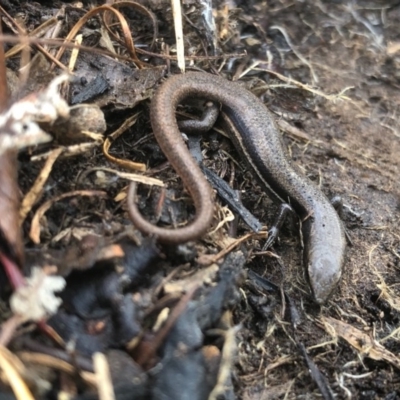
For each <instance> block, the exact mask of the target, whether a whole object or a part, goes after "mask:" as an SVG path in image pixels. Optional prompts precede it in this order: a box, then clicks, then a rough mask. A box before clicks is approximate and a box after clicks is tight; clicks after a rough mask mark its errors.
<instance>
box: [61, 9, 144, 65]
mask: <svg viewBox="0 0 400 400" xmlns="http://www.w3.org/2000/svg"><path fill="white" fill-rule="evenodd" d="M105 11H110V12H112V13H113V14H114V15H115V16H116V17H117V18H118V20H119V23H120V24H121V28H122V31H123V33H124V39H125V44H126V47H127V49H128V52H129V54H130V56H131V58H132V61H133V62H135V63H136V64H137V66H138V67H139V68H142V62H141V61H140V60H139V59H138V57H137V55H136V51H135V46H134V44H133V39H132V36H131V33H130V30H129V25H128V23H127V22H126V19H125V17H124V16H123V15H122V14H121V13H120V12H119V11H118V10H116V9H115V8H113V7H110V6H106V5H104V6H100V7H96V8H94V9H93V10H90V11H89V12H88V13H86V14H85V15H84V16H83V17H82V18H81V19H80V20H79V21H78V22H77V23H76V24H75V25H74V27H73V28H72V29H71V31H70V32H69V33H68V35H67V37H66V38H65V39H64V42H70V41H72V40H73V39H74V38H75V36H76V35H77V33H78V32H79V31H80V29H81V28H82V27H83V25H84V24H85V23H86V22H87V21H88V19H89V18H92V17H93V16H94V15H96V14H99V13H101V12H105ZM64 51H65V48H64V47H61V48H60V50H59V51H58V53H57V55H56V59H57V60H60V59H61V56H62V55H63V54H64Z"/></svg>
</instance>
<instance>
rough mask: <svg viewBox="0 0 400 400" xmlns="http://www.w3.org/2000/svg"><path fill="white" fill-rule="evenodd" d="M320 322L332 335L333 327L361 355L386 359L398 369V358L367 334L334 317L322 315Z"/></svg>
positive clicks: (380, 359) (374, 358) (399, 361)
mask: <svg viewBox="0 0 400 400" xmlns="http://www.w3.org/2000/svg"><path fill="white" fill-rule="evenodd" d="M322 322H323V323H324V324H325V329H326V331H327V332H328V333H330V334H331V335H332V333H333V332H332V328H333V330H334V334H336V335H338V336H340V337H341V338H343V339H344V340H346V342H347V343H349V344H350V345H351V346H352V347H354V348H355V349H356V350H357V351H358V352H359V353H360V354H361V355H363V356H366V357H369V358H372V359H373V360H377V361H382V360H383V361H386V362H388V363H390V364H392V365H394V366H395V367H397V368H399V369H400V360H399V358H398V357H396V356H395V355H394V354H393V353H391V352H390V351H388V350H387V349H385V348H384V347H383V346H382V345H381V344H379V343H378V342H377V341H376V340H375V339H373V338H372V337H371V336H370V335H369V334H367V333H364V332H362V331H360V330H359V329H356V328H354V327H353V326H351V325H349V324H347V323H345V322H342V321H339V320H337V319H335V318H331V317H323V318H322Z"/></svg>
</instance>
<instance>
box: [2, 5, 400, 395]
mask: <svg viewBox="0 0 400 400" xmlns="http://www.w3.org/2000/svg"><path fill="white" fill-rule="evenodd" d="M4 3H7V10H8V12H9V14H10V15H11V16H13V17H16V15H17V14H18V13H21V12H25V15H26V24H27V27H31V28H32V27H34V26H36V25H37V21H38V20H40V15H39V14H38V13H40V12H41V13H43V15H45V14H51V13H52V12H54V10H56V9H58V8H59V7H60V6H61V5H62V3H61V2H53V4H50V3H49V2H40V5H37V6H35V7H33V6H31V7H28V8H27V9H26V10H23V6H22V5H19V4H18V2H16V1H15V2H13V1H9V2H4ZM56 3H57V4H56ZM232 3H235V2H213V11H214V17H215V22H216V28H217V32H216V33H215V37H216V38H217V39H218V40H216V43H217V48H218V51H217V52H216V54H217V55H219V54H221V53H223V54H239V53H240V54H243V51H244V50H246V52H247V56H246V57H241V58H240V57H238V58H232V57H230V58H229V57H227V58H226V59H223V58H220V57H214V58H210V59H209V60H207V61H204V60H200V59H194V61H193V62H192V64H193V66H195V67H197V68H200V69H203V70H205V71H208V72H212V71H216V70H219V69H220V70H221V74H222V75H223V76H225V77H227V78H232V77H238V76H239V75H240V73H241V72H243V71H246V73H245V74H243V77H241V79H240V80H241V81H243V82H245V84H246V86H247V87H249V88H251V90H253V91H254V92H255V93H257V94H258V95H260V96H261V97H262V98H263V100H264V101H265V103H266V105H267V106H268V107H269V108H270V109H271V110H272V111H273V113H274V115H275V117H276V119H277V121H278V123H279V126H280V128H281V129H282V133H283V140H284V143H285V144H286V146H287V148H288V150H289V154H290V156H291V157H292V158H293V160H294V161H295V163H296V164H297V165H298V166H299V167H300V169H301V170H302V171H303V173H304V174H305V175H307V176H308V177H309V178H310V179H311V180H313V181H314V182H316V183H317V184H318V185H319V186H320V187H321V190H322V191H323V192H324V193H325V194H327V196H328V197H329V198H331V197H334V196H336V195H339V196H340V197H341V198H342V200H343V205H344V207H343V220H344V225H345V227H346V230H347V233H348V237H349V242H351V243H349V245H348V248H347V254H346V262H345V266H344V270H343V276H342V279H341V282H340V284H339V286H338V288H337V289H336V290H335V292H334V293H333V295H332V297H331V298H330V300H329V301H328V302H327V303H326V304H325V305H323V306H321V307H319V306H317V305H316V304H314V302H313V300H312V297H311V294H310V291H309V286H308V283H307V281H306V279H305V273H304V269H303V267H302V262H301V260H302V258H301V244H300V238H299V235H298V232H297V228H296V224H295V223H293V221H290V220H289V221H287V222H286V223H285V224H284V227H283V231H282V233H281V235H280V240H279V242H278V243H276V244H275V245H274V247H273V253H274V254H273V255H272V256H271V254H269V253H268V254H263V253H262V252H261V248H262V244H263V242H262V240H260V239H259V238H253V239H250V240H248V241H245V242H244V243H243V244H242V247H241V249H242V251H243V252H244V254H246V258H247V262H246V265H245V268H244V270H245V271H250V270H251V271H254V272H256V273H257V274H259V275H261V276H262V277H264V278H265V279H267V280H268V281H269V282H272V283H274V284H275V285H277V287H278V290H277V291H275V292H273V291H271V292H269V293H267V292H263V291H262V290H261V289H259V288H258V289H254V287H253V285H252V282H251V281H252V278H251V275H250V274H249V275H248V278H247V279H243V280H242V281H241V283H240V286H239V291H238V293H240V299H239V300H238V301H237V303H236V304H235V306H234V307H232V308H231V311H232V316H231V327H235V328H234V329H236V330H235V332H236V346H237V348H236V350H234V351H233V352H234V354H235V355H234V356H233V359H232V360H231V361H229V362H228V364H229V363H230V370H231V373H232V384H233V387H234V394H231V396H232V397H229V396H228V395H226V396H225V397H218V398H238V399H244V400H250V399H252V400H253V399H254V400H255V399H319V398H325V399H331V398H332V399H333V398H336V399H352V398H353V399H387V400H389V399H397V398H400V374H399V372H400V358H399V357H400V345H399V341H400V329H399V327H400V324H399V317H400V288H399V285H398V283H399V276H400V228H399V226H400V218H399V215H400V191H399V175H400V125H399V123H398V114H399V113H400V95H399V93H400V91H399V89H400V31H399V29H398V25H399V21H400V2H398V1H394V0H392V1H390V0H387V1H384V0H376V1H373V0H370V1H369V0H368V1H350V0H348V1H347V0H335V1H320V0H318V1H311V0H304V1H293V0H281V1H268V2H267V1H264V2H263V1H242V2H240V1H237V2H236V3H235V4H232ZM0 4H2V2H0ZM142 4H143V5H145V6H146V7H149V9H152V11H153V12H154V13H155V15H156V16H157V19H158V22H159V33H158V38H162V39H163V40H164V42H165V43H167V44H170V45H171V47H172V52H171V54H174V47H173V45H174V43H175V41H174V33H173V29H172V28H173V24H172V16H171V12H170V6H169V5H168V4H169V3H167V2H161V1H155V0H153V1H149V2H142ZM5 7H6V6H5ZM166 10H167V11H166ZM199 10H200V6H199V4H198V2H197V1H195V0H193V1H187V2H185V4H184V5H183V12H184V13H185V14H186V16H187V18H186V19H184V33H185V40H186V42H185V45H186V48H187V49H190V50H191V51H192V53H193V54H196V55H204V54H203V53H202V52H201V51H199V50H198V49H202V46H204V47H205V48H208V49H209V51H210V53H209V56H211V55H212V51H211V50H210V48H211V47H212V46H210V43H212V40H211V39H209V38H208V37H207V34H206V33H207V30H206V29H205V27H204V26H205V25H204V24H202V22H201V21H202V20H201V18H200V11H199ZM33 11H35V13H36V14H35V13H33ZM30 13H31V14H30ZM32 13H33V14H32ZM70 15H71V21H69V26H70V27H71V26H72V21H75V22H76V19H77V18H76V16H74V14H73V13H71V14H70ZM132 18H134V17H132ZM140 20H141V19H140ZM189 20H190V21H191V22H190V23H189V22H188V21H189ZM90 29H93V30H96V29H97V27H96V26H93V24H92V26H90ZM145 29H150V32H151V28H149V27H148V26H146V25H143V30H145ZM3 31H4V28H3ZM199 32H200V33H199ZM139 33H140V34H142V36H141V37H142V39H143V38H144V39H143V41H145V40H146V39H147V38H148V37H150V36H151V34H149V33H147V37H146V35H145V34H144V33H143V32H139ZM88 37H89V36H88ZM199 38H201V40H202V42H201V41H200V42H201V43H202V45H199ZM90 40H95V39H93V38H92V39H90V38H89V39H87V43H86V42H84V44H85V45H87V46H89V45H92V43H90ZM9 46H10V47H11V45H9ZM158 46H159V44H158ZM194 48H195V50H193V49H194ZM152 51H153V52H160V49H159V47H157V46H156V47H155V48H154V49H153V50H152ZM164 51H165V48H164ZM88 54H89V56H92V55H91V54H90V53H87V54H86V56H88ZM86 56H85V57H86ZM139 57H144V56H143V55H140V56H139ZM147 61H148V63H149V65H148V66H147V68H151V66H150V65H152V67H154V68H155V67H159V66H164V65H166V64H167V65H168V67H170V68H171V70H172V71H173V73H177V68H176V61H174V60H171V61H169V62H167V61H166V60H163V59H162V58H160V59H156V58H151V57H150V58H148V60H147ZM256 61H258V64H257V65H256V66H254V65H255V62H256ZM18 62H19V58H14V59H10V60H8V64H7V65H8V66H9V67H10V68H11V69H12V68H15V66H16V65H18ZM81 62H82V61H81ZM87 64H90V63H87ZM82 68H83V67H82ZM77 74H78V76H81V75H80V74H79V71H78V68H77ZM138 80H140V79H139V78H138ZM159 80H160V79H158V76H157V78H154V81H155V82H154V83H153V84H152V85H153V89H154V87H155V86H157V81H159ZM151 93H152V88H150V89H149V94H148V95H147V94H146V95H143V99H146V98H147V97H151ZM130 101H131V100H130ZM87 102H88V103H90V102H91V101H87ZM132 102H133V100H132ZM138 102H140V104H139V105H137V106H136V107H135V108H132V107H129V105H126V104H124V106H120V107H114V106H113V105H112V104H111V105H110V103H108V104H105V105H104V106H103V104H101V107H103V111H104V112H105V115H106V122H107V133H109V132H113V131H114V130H115V129H117V128H118V127H119V125H120V124H121V122H122V120H123V119H126V118H128V116H131V115H132V114H133V111H136V110H139V111H141V115H140V116H139V117H138V122H137V124H136V125H135V126H134V127H133V128H132V129H131V131H130V133H129V135H131V136H126V137H124V139H123V140H122V139H118V140H116V144H115V149H114V150H113V151H114V154H118V156H119V157H120V158H126V159H129V158H134V159H135V161H142V162H147V161H149V160H150V161H149V162H147V164H148V166H150V167H153V168H154V169H153V170H152V171H153V173H152V175H151V176H152V177H154V178H159V179H162V180H164V181H167V182H168V186H171V187H174V188H175V189H177V188H178V189H177V190H179V191H180V188H182V186H181V185H180V183H179V180H177V179H175V177H176V175H175V173H174V172H173V170H172V169H171V168H168V167H167V166H165V164H163V163H164V158H163V156H162V154H160V152H159V149H158V148H157V145H156V143H155V141H154V138H153V137H152V136H151V128H150V124H149V116H148V106H147V105H148V102H146V100H144V101H142V99H135V101H134V103H135V104H136V103H138ZM105 103H107V102H105ZM285 124H286V125H285ZM288 126H289V127H288ZM290 127H291V128H294V129H291V128H290ZM142 136H145V141H144V142H142V143H141V142H140V138H141V137H142ZM213 138H214V137H213V136H212V139H213ZM213 140H214V139H213ZM218 140H219V141H220V143H219V146H220V148H222V149H223V150H224V152H222V151H221V152H219V151H215V152H214V154H213V155H212V156H208V157H206V158H207V159H206V160H205V164H206V165H207V166H208V167H210V168H211V169H213V168H214V170H215V172H217V173H218V174H219V175H220V176H223V177H225V178H226V180H228V181H229V183H231V184H232V185H233V187H234V188H235V189H241V199H242V202H243V204H244V205H245V206H246V207H247V208H248V209H249V210H250V211H251V212H252V213H254V215H255V216H256V217H257V218H258V219H259V220H260V221H262V223H263V224H265V225H269V224H270V223H271V221H272V219H273V216H274V214H275V212H276V206H275V205H274V204H273V203H272V202H271V200H270V199H268V197H267V196H266V195H264V194H263V193H262V190H261V188H259V187H258V186H257V184H255V183H254V182H253V178H252V175H251V172H250V171H246V170H245V168H244V167H243V166H242V165H241V164H240V159H239V156H238V154H237V153H236V152H235V150H234V149H233V147H232V146H231V145H230V144H229V141H226V140H225V139H218ZM135 142H136V143H138V146H139V147H138V148H135V149H133V148H132V143H135ZM203 142H204V143H203V148H204V147H206V148H208V149H209V148H210V146H211V145H210V143H209V140H208V139H207V138H205V139H204V141H203ZM143 143H144V144H143ZM54 147H56V146H54ZM44 150H46V149H43V150H42V151H44ZM225 152H229V153H230V154H231V156H229V157H225V158H223V157H222V156H221V154H225ZM211 153H212V152H211V151H208V153H207V154H211ZM35 154H37V152H36V153H35ZM230 157H231V158H230ZM232 160H234V161H232ZM160 165H161V167H160ZM41 166H42V164H40V162H36V163H33V162H32V161H29V157H23V156H20V188H21V191H22V192H23V193H26V191H27V190H28V189H29V187H30V186H31V184H32V182H33V181H34V179H35V176H36V175H37V174H38V171H39V170H40V168H41ZM99 166H103V167H104V166H105V167H111V163H109V161H107V160H106V159H105V158H104V156H103V153H102V148H101V146H99V145H97V146H93V148H92V149H90V150H89V151H88V152H86V153H84V154H83V155H78V156H74V157H73V158H71V157H69V158H60V160H58V161H57V162H56V164H55V165H54V167H53V170H52V172H51V178H50V180H49V182H48V184H47V189H46V192H45V193H44V194H43V197H42V199H41V200H40V202H39V204H38V205H39V206H40V204H43V203H44V202H45V201H46V200H49V199H50V198H52V197H55V196H57V195H61V194H62V193H65V192H68V191H71V190H74V188H75V187H76V185H77V176H79V175H80V174H82V172H83V171H88V170H89V169H90V168H96V167H99ZM159 167H160V168H159ZM121 170H123V169H121ZM96 179H97V180H95V179H93V180H92V181H91V182H92V183H91V188H92V189H96V190H97V189H98V190H104V191H105V192H107V194H108V196H109V199H110V200H107V201H100V200H99V203H96V201H93V200H91V202H90V203H89V205H87V206H86V207H84V208H82V207H81V206H80V207H79V206H78V208H79V212H78V214H77V215H73V211H72V210H71V209H69V208H73V207H76V206H77V204H74V203H71V204H69V205H68V206H66V208H67V211H66V209H65V208H63V207H61V206H53V207H52V208H51V209H50V210H49V211H48V212H47V214H46V224H45V226H44V227H42V236H41V237H42V243H41V244H40V245H33V244H32V241H31V239H30V238H29V237H28V231H29V229H30V224H31V222H30V219H29V218H28V219H27V222H26V223H25V225H24V241H25V246H26V248H27V249H30V250H32V249H41V250H42V251H44V252H46V251H48V249H51V248H53V249H56V250H62V249H63V248H65V247H68V245H69V244H70V243H68V240H66V239H65V238H64V239H63V240H60V241H57V242H56V243H55V242H54V241H53V242H52V239H51V238H54V236H56V234H58V233H60V232H61V231H63V230H65V229H66V228H68V227H72V226H74V227H80V228H82V229H83V227H85V228H87V229H89V230H90V229H96V234H99V235H103V236H104V237H106V238H107V240H108V241H109V242H113V240H114V239H115V238H116V236H118V234H119V233H120V232H121V226H127V224H128V223H127V220H128V219H127V213H126V208H125V205H124V204H123V202H119V200H115V198H116V196H117V195H118V194H119V193H120V192H121V190H122V189H123V188H124V187H125V186H126V182H125V184H124V183H123V182H121V180H119V181H117V180H115V181H112V180H107V181H106V183H104V182H101V180H100V178H99V176H98V177H97V178H96ZM107 179H111V178H107ZM143 193H144V194H145V193H146V192H145V191H143ZM180 193H182V192H180ZM111 199H114V200H111ZM97 205H99V209H98V210H96V212H95V214H96V215H97V218H98V219H99V220H101V223H100V222H99V223H97V224H93V225H90V221H93V215H94V214H93V213H94V211H93V207H95V206H97ZM36 207H37V206H36ZM74 212H75V211H74ZM150 212H151V211H150ZM188 212H189V213H190V212H191V209H190V207H189V211H188ZM85 213H86V214H88V215H91V217H90V218H89V217H88V218H86V217H85V215H86V214H85ZM85 220H87V221H88V222H87V223H86V225H85ZM77 221H78V222H77ZM118 224H119V225H118ZM94 226H95V227H96V228H93V227H94ZM247 233H250V230H249V228H248V227H247V226H246V225H245V224H243V223H241V222H240V223H239V225H238V227H237V228H236V235H237V236H238V237H241V236H243V235H245V234H247ZM221 243H222V239H221V241H220V242H219V246H218V245H215V246H213V244H212V243H210V242H209V241H207V242H204V241H203V242H199V243H198V244H197V245H196V249H197V251H198V252H199V253H200V254H202V253H204V252H210V253H212V252H217V251H220V250H221ZM236 250H237V249H236ZM164 253H166V254H167V253H168V252H167V250H165V249H164ZM190 262H191V261H190ZM167 263H169V267H167V269H166V270H165V271H164V272H163V275H165V276H166V275H168V274H170V273H171V271H172V269H171V266H173V265H174V262H173V261H172V260H169V261H167ZM192 264H193V263H192ZM186 273H187V271H186ZM283 293H285V294H286V296H287V297H285V296H284V295H283ZM285 299H286V300H285ZM288 299H289V300H288ZM293 313H295V314H296V315H297V316H296V317H294V314H293ZM232 329H233V328H232ZM234 347H235V346H234ZM219 348H220V349H221V348H222V346H221V344H220V345H219ZM310 370H311V372H310ZM152 398H157V397H152ZM160 398H162V397H160ZM165 398H170V397H165ZM175 398H180V397H179V395H177V396H176V397H175ZM181 398H183V397H181ZM194 398H196V397H194ZM199 398H203V397H199ZM204 398H207V397H204Z"/></svg>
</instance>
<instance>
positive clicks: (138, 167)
mask: <svg viewBox="0 0 400 400" xmlns="http://www.w3.org/2000/svg"><path fill="white" fill-rule="evenodd" d="M138 116H139V114H138V113H136V114H134V115H132V116H131V117H129V118H128V119H126V120H125V121H124V122H123V123H122V125H121V126H120V127H119V128H118V129H117V130H115V131H114V132H113V133H112V134H111V135H109V136H107V138H106V140H105V141H104V143H103V153H104V155H105V156H106V158H107V159H108V160H109V161H111V162H113V163H115V164H117V165H119V166H121V167H123V168H126V169H128V170H131V171H141V172H144V171H146V165H145V164H143V163H137V162H134V161H130V160H121V159H120V158H117V157H114V156H112V155H111V154H110V153H109V150H110V147H111V145H112V143H113V141H114V140H115V139H117V138H118V137H119V136H121V135H122V134H123V133H124V132H125V131H126V130H127V129H129V128H130V127H131V126H133V125H134V124H135V123H136V121H137V118H138Z"/></svg>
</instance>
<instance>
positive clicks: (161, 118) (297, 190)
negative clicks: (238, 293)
mask: <svg viewBox="0 0 400 400" xmlns="http://www.w3.org/2000/svg"><path fill="white" fill-rule="evenodd" d="M188 97H201V98H204V99H207V100H212V101H214V102H218V103H220V104H221V110H222V112H223V116H224V120H225V122H226V124H227V126H228V128H229V129H228V130H229V132H228V134H229V135H230V137H231V139H232V141H233V143H234V145H235V147H236V148H237V150H238V151H239V153H240V154H242V155H243V157H244V159H245V161H246V162H247V163H249V164H250V166H251V167H252V169H253V172H254V173H255V174H256V176H257V178H258V180H259V181H260V183H261V184H262V186H263V187H264V189H265V190H266V191H267V192H268V194H270V195H271V196H272V197H273V198H274V199H275V200H276V201H277V202H281V203H282V202H286V203H289V204H290V205H291V206H292V207H293V208H294V209H295V211H296V213H297V214H298V215H299V217H300V218H301V220H302V221H303V222H302V232H303V241H304V266H305V268H306V270H307V274H308V278H309V282H310V285H311V288H312V291H313V295H314V298H315V300H316V301H317V302H318V303H323V302H325V301H326V300H327V298H328V297H329V295H330V294H331V292H332V290H333V289H334V288H335V286H336V284H337V283H338V281H339V279H340V276H341V271H342V265H343V262H344V253H345V238H344V231H343V226H342V223H341V221H340V219H339V216H338V215H337V213H336V211H335V209H334V208H333V206H332V205H331V203H330V202H329V200H328V199H327V197H326V196H325V195H324V194H323V193H322V192H321V190H320V189H319V188H318V187H317V186H316V185H314V184H313V183H312V182H311V181H309V180H308V179H307V178H306V177H304V176H303V175H302V174H301V173H299V172H298V170H297V168H295V167H294V166H293V165H292V162H291V161H290V159H289V158H288V157H287V154H286V151H285V149H284V147H283V145H282V142H281V138H280V133H279V131H278V129H277V127H276V126H275V123H274V121H273V118H272V117H271V115H270V113H269V111H268V110H267V108H266V107H265V106H264V104H263V103H262V102H261V101H260V100H259V99H258V98H257V97H256V96H255V95H253V94H252V93H251V92H249V91H247V90H246V89H244V88H243V87H242V86H240V85H239V84H237V83H234V82H229V81H227V80H225V79H223V78H221V77H218V76H214V75H209V74H206V73H199V72H188V73H186V74H185V75H176V76H173V77H172V78H169V79H168V80H167V81H166V82H165V83H163V84H162V85H161V87H160V88H159V89H158V90H157V92H156V94H155V95H154V97H153V100H152V103H151V108H150V116H151V124H152V127H153V131H154V135H155V137H156V139H157V142H158V143H159V145H160V147H161V149H162V150H163V152H164V153H165V155H166V156H167V158H168V160H169V162H170V163H171V165H172V166H173V168H174V169H175V170H176V172H177V173H178V175H179V176H180V177H181V178H182V180H183V183H184V185H185V187H186V188H187V189H188V191H189V193H190V194H191V197H192V198H193V201H194V204H195V207H196V215H195V218H194V220H193V221H192V222H191V223H190V224H189V225H187V226H185V227H183V228H178V229H173V230H169V229H165V228H160V227H156V226H154V225H153V224H151V223H149V222H148V221H146V220H145V219H144V218H143V217H142V216H141V214H140V212H139V211H138V210H137V208H136V206H135V205H134V204H133V193H134V190H133V188H131V189H132V190H129V196H128V203H129V207H130V215H131V218H132V221H133V223H134V224H135V225H136V227H137V228H138V229H139V230H141V231H142V232H144V233H146V234H151V235H154V236H156V237H157V238H158V239H159V240H160V241H161V242H165V243H172V244H178V243H184V242H187V241H190V240H194V239H198V238H199V237H201V236H202V235H203V234H204V233H205V232H206V230H207V229H208V228H209V226H210V224H211V220H212V216H213V208H214V207H213V206H214V200H213V193H212V190H211V188H210V185H209V184H208V182H207V181H206V179H205V177H204V176H203V174H202V172H201V170H200V168H199V167H198V165H197V164H196V162H195V161H194V160H193V158H192V156H191V155H190V152H189V150H188V149H187V147H186V145H185V143H184V141H183V139H182V135H181V133H180V131H179V128H178V125H177V121H176V118H175V110H176V107H177V106H178V104H179V103H180V102H181V101H182V100H184V99H185V98H188Z"/></svg>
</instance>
